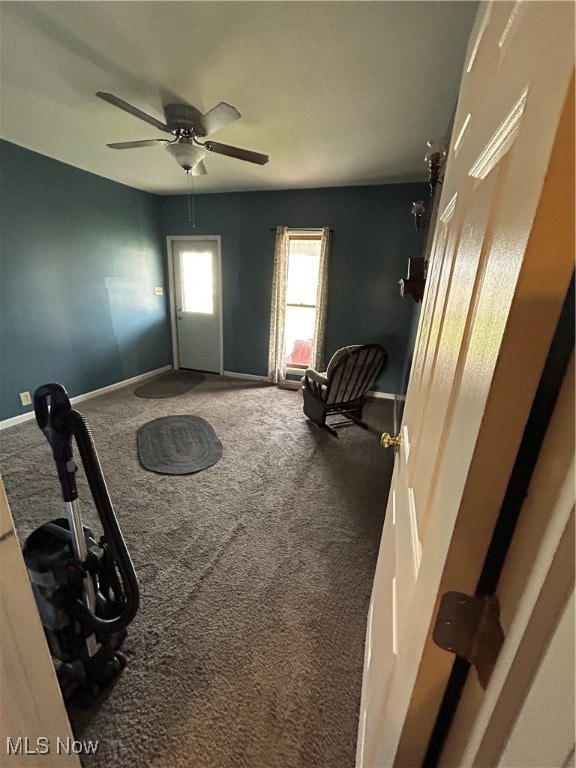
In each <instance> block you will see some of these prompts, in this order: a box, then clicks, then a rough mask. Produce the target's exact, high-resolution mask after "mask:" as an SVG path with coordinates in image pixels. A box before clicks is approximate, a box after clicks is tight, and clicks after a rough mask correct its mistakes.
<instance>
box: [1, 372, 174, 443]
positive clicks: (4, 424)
mask: <svg viewBox="0 0 576 768" xmlns="http://www.w3.org/2000/svg"><path fill="white" fill-rule="evenodd" d="M171 370H172V366H171V365H164V366H162V368H156V370H155V371H149V372H148V373H141V374H140V375H139V376H133V377H132V378H131V379H124V380H123V381H118V382H116V384H109V385H108V386H107V387H102V388H101V389H95V390H93V391H92V392H86V393H85V394H83V395H76V397H71V398H70V403H71V404H72V405H76V403H81V402H83V401H84V400H90V399H91V398H92V397H98V395H104V394H106V393H107V392H112V391H113V390H115V389H122V387H127V386H129V385H130V384H136V383H137V382H139V381H144V379H150V378H152V376H158V374H159V373H166V371H171ZM34 416H35V414H34V411H28V412H27V413H23V414H21V415H20V416H12V418H10V419H4V420H3V421H0V431H1V430H3V429H8V427H14V426H16V424H22V423H23V422H25V421H30V419H33V418H34Z"/></svg>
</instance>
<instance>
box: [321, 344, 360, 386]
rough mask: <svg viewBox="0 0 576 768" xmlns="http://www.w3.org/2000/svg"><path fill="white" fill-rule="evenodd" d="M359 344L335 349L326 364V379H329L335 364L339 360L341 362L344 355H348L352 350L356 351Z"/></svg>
mask: <svg viewBox="0 0 576 768" xmlns="http://www.w3.org/2000/svg"><path fill="white" fill-rule="evenodd" d="M361 346H362V345H361V344H351V345H350V346H349V347H342V348H341V349H337V350H336V352H334V354H333V355H332V357H331V359H330V362H329V363H328V368H327V369H326V373H325V374H324V375H325V376H326V378H328V379H329V378H330V375H331V373H332V371H333V370H334V368H335V366H336V364H337V363H338V361H339V360H341V359H342V358H343V357H345V356H346V355H349V354H350V353H351V352H352V350H353V349H358V347H361Z"/></svg>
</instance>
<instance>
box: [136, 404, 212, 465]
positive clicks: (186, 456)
mask: <svg viewBox="0 0 576 768" xmlns="http://www.w3.org/2000/svg"><path fill="white" fill-rule="evenodd" d="M136 442H137V445H138V457H139V459H140V464H142V466H143V467H144V469H149V470H150V471H151V472H158V473H159V474H161V475H191V474H193V473H194V472H200V471H201V470H203V469H207V468H208V467H211V466H212V465H213V464H216V462H217V461H218V460H219V459H220V458H221V456H222V443H221V442H220V440H219V438H218V435H217V434H216V432H214V430H213V429H212V427H211V425H210V424H208V422H207V421H206V420H205V419H202V418H200V416H163V417H162V418H159V419H154V420H153V421H149V422H148V423H146V424H144V425H143V426H141V427H140V428H139V429H138V432H137V434H136Z"/></svg>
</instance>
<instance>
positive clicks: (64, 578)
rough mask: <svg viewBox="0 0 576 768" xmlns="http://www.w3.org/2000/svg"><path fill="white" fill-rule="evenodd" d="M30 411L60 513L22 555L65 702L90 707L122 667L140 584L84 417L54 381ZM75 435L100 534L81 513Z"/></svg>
mask: <svg viewBox="0 0 576 768" xmlns="http://www.w3.org/2000/svg"><path fill="white" fill-rule="evenodd" d="M34 412H35V416H36V421H37V423H38V426H39V427H40V429H41V430H42V432H43V433H44V435H45V436H46V438H47V440H48V443H49V444H50V447H51V448H52V455H53V458H54V462H55V464H56V470H57V473H58V480H59V481H60V487H61V490H62V497H63V500H64V506H65V510H66V517H61V518H58V519H56V520H51V521H50V522H48V523H45V524H44V525H41V526H40V527H39V528H37V529H36V530H35V531H34V532H33V533H31V534H30V536H28V538H27V539H26V542H25V545H24V549H23V556H24V562H25V563H26V567H27V569H28V575H29V577H30V581H31V583H32V590H33V592H34V597H35V599H36V604H37V606H38V611H39V613H40V618H41V620H42V625H43V627H44V632H45V635H46V639H47V641H48V645H49V648H50V652H51V654H52V656H53V657H54V659H55V660H57V662H58V661H59V662H60V664H56V673H57V676H58V679H59V682H60V687H61V690H62V694H63V697H64V699H65V701H69V700H75V701H78V702H79V703H80V704H81V705H82V706H90V705H91V704H92V703H94V702H95V701H96V699H97V698H98V697H99V696H100V694H101V693H102V692H103V691H104V690H105V689H107V688H108V687H109V686H110V685H111V684H112V681H113V680H115V678H117V676H118V675H119V674H120V673H121V672H122V670H123V669H124V667H125V666H126V658H125V656H124V654H123V653H122V652H121V650H120V648H121V646H122V643H123V641H124V639H125V638H126V634H127V632H126V627H127V626H128V624H130V622H131V621H132V619H133V618H134V616H135V615H136V613H137V611H138V606H139V600H140V597H139V588H138V580H137V577H136V573H135V571H134V566H133V564H132V560H131V558H130V555H129V553H128V550H127V548H126V544H125V542H124V538H123V536H122V532H121V530H120V527H119V525H118V521H117V519H116V515H115V514H114V509H113V507H112V503H111V501H110V496H109V494H108V489H107V487H106V482H105V480H104V477H103V474H102V469H101V466H100V461H99V459H98V455H97V453H96V448H95V446H94V441H93V439H92V435H91V432H90V429H89V427H88V425H87V423H86V421H85V420H84V417H83V416H82V415H81V414H80V413H78V411H75V410H73V409H72V407H71V405H70V400H69V398H68V394H67V392H66V390H65V389H64V387H63V386H62V385H61V384H45V385H44V386H41V387H39V388H38V389H37V390H36V391H35V392H34ZM72 438H74V440H75V442H76V445H77V448H78V451H79V454H80V458H81V460H82V466H83V469H84V474H85V476H86V480H87V482H88V486H89V488H90V492H91V494H92V498H93V501H94V506H95V508H96V511H97V513H98V516H99V518H100V522H101V524H102V530H103V534H102V535H101V536H99V537H98V536H96V535H95V534H94V533H93V532H92V531H91V530H90V528H88V527H87V526H85V525H83V523H82V518H81V516H80V505H79V501H78V490H77V487H76V472H77V470H78V467H77V465H76V462H75V461H74V456H73V450H72Z"/></svg>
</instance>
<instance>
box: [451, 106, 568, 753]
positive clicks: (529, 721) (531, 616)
mask: <svg viewBox="0 0 576 768" xmlns="http://www.w3.org/2000/svg"><path fill="white" fill-rule="evenodd" d="M573 114H574V113H573V111H572V116H573ZM573 140H574V131H572V141H573ZM495 594H496V597H497V598H498V602H499V605H500V622H501V625H502V628H503V630H504V636H505V641H504V644H503V646H502V649H501V651H500V654H499V656H498V660H497V663H496V666H495V668H494V671H493V673H492V676H491V677H490V683H489V685H488V687H487V689H486V690H484V689H483V688H482V686H481V685H480V683H479V680H478V675H477V674H476V673H475V672H474V670H471V671H470V673H469V674H468V676H467V678H466V684H465V686H464V689H463V692H462V696H461V699H460V702H459V704H458V707H457V710H456V713H455V716H454V719H453V722H452V725H451V728H450V731H449V733H448V736H447V739H446V742H445V744H444V749H443V751H442V753H441V756H440V759H439V765H440V766H446V768H449V767H450V766H483V765H486V766H488V765H489V766H497V765H501V766H507V767H508V768H509V767H510V766H522V768H552V766H565V765H567V764H568V762H567V758H569V756H570V754H571V753H573V749H574V722H575V721H574V717H575V711H574V688H575V682H574V681H575V678H574V355H572V360H571V362H570V365H569V367H568V370H567V372H566V375H565V378H564V382H563V385H562V388H561V390H560V393H559V395H558V399H557V401H556V406H555V408H554V414H553V416H552V418H551V420H550V424H549V427H548V429H547V433H546V437H545V439H544V442H543V444H542V450H541V452H540V454H539V457H538V462H537V464H536V466H535V468H534V472H533V474H532V478H531V481H530V487H529V489H528V492H527V493H526V496H525V499H524V503H523V505H522V510H521V513H520V516H519V518H518V523H517V525H516V529H515V531H514V536H513V538H512V541H511V543H510V548H509V550H508V553H507V556H506V560H505V563H504V565H503V569H502V572H501V574H500V577H499V579H498V585H497V587H496V591H495ZM572 765H573V763H572Z"/></svg>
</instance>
